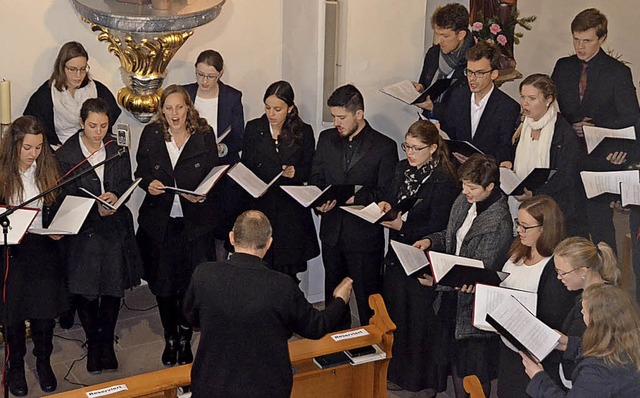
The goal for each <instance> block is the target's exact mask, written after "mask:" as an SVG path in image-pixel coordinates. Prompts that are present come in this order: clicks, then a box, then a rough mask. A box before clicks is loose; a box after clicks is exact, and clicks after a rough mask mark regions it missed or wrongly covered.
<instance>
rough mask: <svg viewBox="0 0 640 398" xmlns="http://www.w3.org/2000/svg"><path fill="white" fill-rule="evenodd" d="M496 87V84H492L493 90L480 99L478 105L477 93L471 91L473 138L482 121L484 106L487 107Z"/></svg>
mask: <svg viewBox="0 0 640 398" xmlns="http://www.w3.org/2000/svg"><path fill="white" fill-rule="evenodd" d="M495 87H496V86H495V84H492V85H491V90H489V92H488V93H487V94H486V95H485V96H484V97H483V98H482V99H481V100H480V103H479V104H478V105H476V93H471V138H473V137H474V136H475V135H476V130H477V129H478V123H480V118H482V114H483V113H484V108H486V107H487V102H489V97H491V93H493V90H494V89H495Z"/></svg>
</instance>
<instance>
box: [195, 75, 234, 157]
mask: <svg viewBox="0 0 640 398" xmlns="http://www.w3.org/2000/svg"><path fill="white" fill-rule="evenodd" d="M183 87H184V88H185V89H186V90H187V93H189V97H191V101H195V100H196V94H197V93H198V83H191V84H187V85H185V86H183ZM218 87H219V90H220V91H219V92H218V131H216V134H222V133H223V132H224V131H225V130H226V129H227V127H229V126H231V132H230V133H229V135H228V136H227V138H225V139H224V141H222V143H224V144H226V145H227V148H228V149H229V152H228V153H227V154H226V155H225V156H224V157H222V158H221V159H220V163H221V164H235V163H237V162H238V161H239V160H240V154H239V152H240V151H241V150H242V137H243V136H244V110H243V108H242V92H241V91H240V90H236V89H235V88H233V87H231V86H228V85H226V84H224V83H223V82H220V81H219V82H218Z"/></svg>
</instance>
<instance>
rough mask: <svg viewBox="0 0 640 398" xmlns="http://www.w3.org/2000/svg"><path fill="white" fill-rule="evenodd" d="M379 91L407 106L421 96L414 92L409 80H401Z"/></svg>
mask: <svg viewBox="0 0 640 398" xmlns="http://www.w3.org/2000/svg"><path fill="white" fill-rule="evenodd" d="M380 91H382V92H383V93H385V94H387V95H390V96H392V97H393V98H396V99H399V100H400V101H402V102H404V103H406V104H409V105H411V104H412V103H413V101H415V100H416V99H418V97H419V96H420V94H421V93H420V92H418V91H416V88H415V87H414V86H413V83H411V81H410V80H403V81H401V82H398V83H394V84H391V85H389V86H386V87H383V88H381V89H380Z"/></svg>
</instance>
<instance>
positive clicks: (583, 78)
mask: <svg viewBox="0 0 640 398" xmlns="http://www.w3.org/2000/svg"><path fill="white" fill-rule="evenodd" d="M588 67H589V64H587V63H586V62H583V63H582V71H581V72H580V83H578V88H579V90H580V102H582V98H583V97H584V93H585V91H587V68H588Z"/></svg>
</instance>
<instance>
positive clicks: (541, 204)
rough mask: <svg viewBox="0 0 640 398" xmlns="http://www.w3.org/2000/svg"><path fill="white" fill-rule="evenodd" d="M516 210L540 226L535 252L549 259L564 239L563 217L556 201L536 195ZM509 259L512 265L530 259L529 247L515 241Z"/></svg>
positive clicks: (523, 202)
mask: <svg viewBox="0 0 640 398" xmlns="http://www.w3.org/2000/svg"><path fill="white" fill-rule="evenodd" d="M518 210H525V211H526V212H527V213H529V215H530V216H531V217H533V218H534V219H535V220H536V222H537V223H538V224H539V225H542V233H541V234H540V236H539V237H538V240H537V241H536V250H537V251H538V253H540V255H542V256H544V257H550V256H551V255H552V254H553V249H555V248H556V246H557V245H558V243H560V241H561V240H562V239H563V238H564V217H563V216H562V212H561V211H560V207H559V206H558V204H557V203H556V201H555V200H553V199H552V198H551V197H550V196H546V195H538V196H534V197H532V198H529V199H525V200H523V201H522V203H520V207H518ZM509 258H510V259H511V261H513V262H514V263H518V262H519V261H521V260H526V259H528V258H531V247H529V246H525V245H523V244H522V242H521V241H520V239H516V240H515V241H513V244H512V245H511V249H510V250H509Z"/></svg>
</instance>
